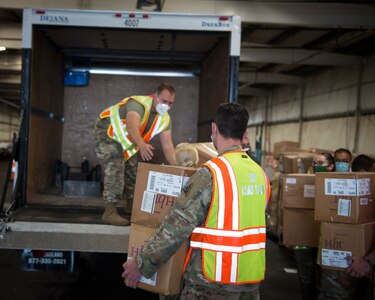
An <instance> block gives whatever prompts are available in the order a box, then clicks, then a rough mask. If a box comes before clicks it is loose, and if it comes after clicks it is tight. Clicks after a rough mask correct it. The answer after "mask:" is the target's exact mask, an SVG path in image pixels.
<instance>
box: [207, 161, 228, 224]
mask: <svg viewBox="0 0 375 300" xmlns="http://www.w3.org/2000/svg"><path fill="white" fill-rule="evenodd" d="M212 162H214V163H215V164H216V165H217V166H218V167H219V169H220V170H221V176H222V178H223V182H224V190H225V195H218V197H220V196H221V197H224V200H225V203H223V204H224V206H225V207H224V209H225V214H224V227H223V229H232V216H233V206H232V200H233V191H232V187H231V186H232V184H231V183H232V181H231V179H230V175H229V171H228V167H227V166H226V165H225V163H224V162H223V161H222V160H221V159H219V158H214V159H212ZM215 174H216V175H218V174H217V173H215ZM215 179H216V181H217V179H218V176H216V178H215ZM218 204H219V206H220V201H219V203H218ZM219 210H220V207H219Z"/></svg>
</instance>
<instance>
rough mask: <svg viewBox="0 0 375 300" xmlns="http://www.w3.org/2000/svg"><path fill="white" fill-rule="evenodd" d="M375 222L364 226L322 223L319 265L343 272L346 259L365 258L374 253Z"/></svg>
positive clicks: (347, 263)
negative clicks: (348, 257) (353, 257)
mask: <svg viewBox="0 0 375 300" xmlns="http://www.w3.org/2000/svg"><path fill="white" fill-rule="evenodd" d="M374 237H375V222H371V223H364V224H342V223H328V222H322V223H321V242H322V244H321V248H320V253H319V263H320V265H321V266H322V268H324V269H331V270H339V271H343V270H345V268H346V267H347V266H348V265H349V264H350V262H348V261H347V260H346V259H345V257H347V256H351V255H353V256H360V257H362V256H364V255H366V254H368V253H369V252H370V251H372V247H373V241H374Z"/></svg>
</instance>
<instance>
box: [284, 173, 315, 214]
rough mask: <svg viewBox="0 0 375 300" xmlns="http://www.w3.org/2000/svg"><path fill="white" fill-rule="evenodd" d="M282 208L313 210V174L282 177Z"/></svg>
mask: <svg viewBox="0 0 375 300" xmlns="http://www.w3.org/2000/svg"><path fill="white" fill-rule="evenodd" d="M283 207H289V208H306V209H314V208H315V174H287V175H283Z"/></svg>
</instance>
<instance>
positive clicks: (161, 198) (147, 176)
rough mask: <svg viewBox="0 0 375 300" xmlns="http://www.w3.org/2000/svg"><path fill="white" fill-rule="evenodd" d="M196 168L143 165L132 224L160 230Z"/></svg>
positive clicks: (138, 174) (136, 188)
mask: <svg viewBox="0 0 375 300" xmlns="http://www.w3.org/2000/svg"><path fill="white" fill-rule="evenodd" d="M195 171H196V169H195V168H188V167H177V166H169V165H157V164H149V163H139V164H138V169H137V177H136V183H135V191H134V200H133V209H132V215H131V222H132V223H137V224H141V225H145V226H150V227H155V228H156V227H159V226H160V223H161V221H162V219H163V218H164V216H165V215H166V214H167V213H168V212H169V210H170V209H171V207H172V206H174V204H175V200H176V198H177V197H178V196H179V195H180V193H181V190H182V188H183V187H184V186H185V184H186V183H187V181H188V180H189V178H190V177H191V176H192V175H193V174H194V173H195Z"/></svg>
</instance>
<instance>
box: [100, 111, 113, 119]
mask: <svg viewBox="0 0 375 300" xmlns="http://www.w3.org/2000/svg"><path fill="white" fill-rule="evenodd" d="M110 114H111V111H110V110H109V109H106V110H105V111H103V112H102V113H101V114H100V118H101V119H103V118H107V117H109V116H110Z"/></svg>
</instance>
